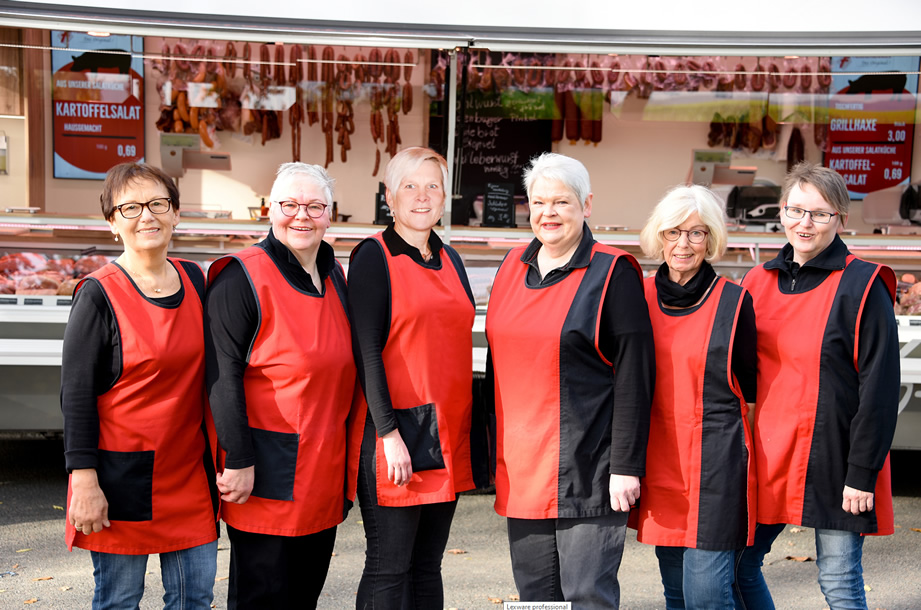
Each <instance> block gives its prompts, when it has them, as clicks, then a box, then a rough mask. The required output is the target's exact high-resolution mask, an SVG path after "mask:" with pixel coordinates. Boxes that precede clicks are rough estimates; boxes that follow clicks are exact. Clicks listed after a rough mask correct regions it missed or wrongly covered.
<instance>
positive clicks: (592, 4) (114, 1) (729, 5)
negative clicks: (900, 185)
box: [0, 0, 921, 55]
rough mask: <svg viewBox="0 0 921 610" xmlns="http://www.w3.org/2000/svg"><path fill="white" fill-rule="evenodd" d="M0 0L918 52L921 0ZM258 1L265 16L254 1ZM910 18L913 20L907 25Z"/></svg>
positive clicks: (316, 33) (8, 18)
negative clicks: (141, 3)
mask: <svg viewBox="0 0 921 610" xmlns="http://www.w3.org/2000/svg"><path fill="white" fill-rule="evenodd" d="M137 6H138V3H137V2H136V1H135V0H131V1H125V0H80V1H79V2H61V1H55V0H33V1H31V2H23V1H19V0H0V24H6V25H18V26H21V27H22V26H26V27H40V28H62V29H77V28H82V27H87V28H89V27H103V26H104V27H106V28H107V29H108V30H109V31H113V32H118V33H130V34H145V33H146V34H150V33H151V28H156V29H158V30H160V31H159V32H158V33H160V34H162V35H166V36H183V37H193V38H194V37H200V38H208V37H212V38H220V37H224V38H234V39H236V40H246V39H249V40H264V39H266V38H268V39H269V40H270V41H279V42H293V41H305V39H309V41H311V42H316V43H321V44H322V43H326V42H330V43H331V42H337V43H339V44H343V43H347V44H348V43H349V42H351V43H352V44H365V45H367V44H376V45H381V46H411V47H419V48H423V47H427V48H438V47H452V46H467V45H471V46H480V47H488V48H490V49H493V50H516V51H536V52H596V53H611V52H631V53H649V54H652V53H663V54H665V53H667V54H674V55H680V54H711V53H712V54H724V55H767V54H772V53H773V54H790V53H796V54H811V55H829V54H873V53H877V54H879V53H885V54H919V53H921V30H919V29H918V28H919V27H921V2H917V1H916V0H877V1H876V2H873V3H872V4H869V3H867V2H866V0H836V1H835V2H833V3H819V2H804V1H803V0H774V1H772V2H769V3H750V2H749V3H747V2H742V1H740V0H705V1H704V2H687V1H686V0H681V1H676V0H658V1H655V0H653V1H652V2H616V1H612V0H583V1H581V2H555V3H550V2H547V1H546V0H528V1H523V0H500V1H498V2H497V1H496V0H465V1H464V2H463V3H456V2H432V1H431V0H401V1H400V2H381V1H380V0H352V1H351V2H329V3H321V2H303V3H297V2H290V1H286V2H280V1H278V0H268V1H266V0H263V1H262V2H259V3H258V4H257V5H254V4H253V3H252V2H251V0H246V1H245V2H244V1H243V0H220V1H214V0H198V1H197V2H195V3H190V2H188V0H159V1H158V2H157V5H156V7H157V10H156V11H150V10H138V9H137ZM256 6H258V15H254V14H253V13H254V7H256ZM906 24H909V26H908V27H911V28H914V29H906Z"/></svg>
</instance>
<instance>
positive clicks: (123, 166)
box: [99, 163, 179, 220]
mask: <svg viewBox="0 0 921 610" xmlns="http://www.w3.org/2000/svg"><path fill="white" fill-rule="evenodd" d="M144 181H149V182H153V183H154V184H161V185H163V187H164V188H165V189H166V196H167V197H169V199H170V203H171V205H172V206H173V211H174V212H179V188H178V187H177V186H176V183H175V182H173V179H172V178H170V177H169V176H168V175H167V174H166V172H164V171H163V170H162V169H160V168H159V167H154V166H153V165H148V164H146V163H119V164H118V165H116V166H115V167H113V168H112V169H110V170H109V171H108V172H106V179H105V182H103V183H102V194H101V195H99V207H100V208H102V215H103V217H104V218H105V219H106V220H112V216H113V215H114V214H115V200H116V199H117V198H118V197H119V196H120V195H121V194H122V193H124V192H125V190H127V189H128V188H129V187H130V186H132V185H134V184H136V183H138V182H144ZM136 203H143V202H140V201H139V202H136Z"/></svg>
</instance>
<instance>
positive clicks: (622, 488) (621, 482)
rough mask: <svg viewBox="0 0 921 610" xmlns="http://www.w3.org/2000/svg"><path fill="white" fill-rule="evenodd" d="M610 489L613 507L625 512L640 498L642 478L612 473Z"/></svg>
mask: <svg viewBox="0 0 921 610" xmlns="http://www.w3.org/2000/svg"><path fill="white" fill-rule="evenodd" d="M608 491H610V493H611V508H613V509H614V510H615V511H617V512H619V513H621V512H622V513H625V512H627V511H629V510H630V507H632V506H633V505H634V504H636V501H637V500H639V499H640V478H639V477H633V476H627V475H622V474H612V475H611V482H610V484H609V486H608Z"/></svg>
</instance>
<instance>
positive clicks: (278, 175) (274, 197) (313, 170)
mask: <svg viewBox="0 0 921 610" xmlns="http://www.w3.org/2000/svg"><path fill="white" fill-rule="evenodd" d="M299 176H303V177H305V178H307V179H308V180H310V181H311V182H313V183H314V184H315V185H317V186H318V187H320V189H321V190H322V191H323V196H324V197H325V198H326V205H332V204H333V185H334V184H335V183H336V180H335V179H334V178H331V177H330V175H329V174H328V173H326V170H325V169H323V168H322V167H321V166H319V165H311V164H309V163H293V162H291V163H282V164H281V165H279V166H278V171H277V172H275V182H273V183H272V192H271V193H269V200H270V201H278V197H279V196H280V193H279V189H280V188H281V186H282V185H284V184H285V183H287V182H288V181H289V180H290V179H292V178H296V177H299Z"/></svg>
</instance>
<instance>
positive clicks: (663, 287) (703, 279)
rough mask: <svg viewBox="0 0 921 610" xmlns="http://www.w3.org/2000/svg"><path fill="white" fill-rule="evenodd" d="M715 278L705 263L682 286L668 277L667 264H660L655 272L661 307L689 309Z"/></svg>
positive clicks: (708, 264)
mask: <svg viewBox="0 0 921 610" xmlns="http://www.w3.org/2000/svg"><path fill="white" fill-rule="evenodd" d="M715 278H716V271H714V270H713V267H712V266H711V265H710V263H708V262H707V261H704V262H703V263H702V264H701V265H700V269H698V270H697V274H696V275H695V276H694V277H692V278H691V279H690V280H689V281H688V283H687V284H685V285H684V286H682V285H681V284H679V283H677V282H673V281H671V280H670V279H669V277H668V264H666V263H662V264H661V265H660V266H659V270H658V271H656V292H658V293H659V300H660V301H661V302H662V304H663V305H667V306H669V307H690V306H691V305H694V304H695V303H697V302H698V301H700V299H701V298H703V296H704V294H705V293H706V292H707V290H708V289H709V288H710V284H712V283H713V280H714V279H715Z"/></svg>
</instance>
